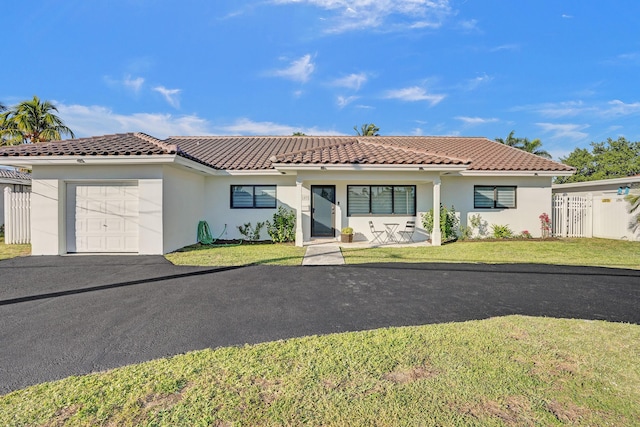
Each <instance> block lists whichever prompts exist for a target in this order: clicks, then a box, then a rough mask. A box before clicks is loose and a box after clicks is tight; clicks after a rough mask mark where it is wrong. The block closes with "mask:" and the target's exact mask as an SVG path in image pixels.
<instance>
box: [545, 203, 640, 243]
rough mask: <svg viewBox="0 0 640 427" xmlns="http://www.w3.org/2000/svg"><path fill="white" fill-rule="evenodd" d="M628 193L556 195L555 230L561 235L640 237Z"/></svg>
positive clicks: (553, 221) (622, 238)
mask: <svg viewBox="0 0 640 427" xmlns="http://www.w3.org/2000/svg"><path fill="white" fill-rule="evenodd" d="M632 219H633V215H631V214H630V213H629V203H628V202H627V201H626V200H625V199H624V195H612V196H591V195H590V194H589V195H587V196H569V195H567V194H555V195H554V196H553V215H552V233H553V235H554V236H557V237H601V238H605V239H620V240H640V230H635V231H634V229H633V227H632Z"/></svg>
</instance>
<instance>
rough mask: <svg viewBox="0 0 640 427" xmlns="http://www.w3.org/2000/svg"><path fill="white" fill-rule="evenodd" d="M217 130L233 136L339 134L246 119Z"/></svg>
mask: <svg viewBox="0 0 640 427" xmlns="http://www.w3.org/2000/svg"><path fill="white" fill-rule="evenodd" d="M219 129H220V130H221V131H223V132H225V133H230V134H234V135H292V134H293V133H294V132H302V133H305V134H307V135H318V136H323V135H340V134H341V133H340V132H337V131H335V130H322V129H318V128H317V127H311V128H302V127H300V126H291V125H284V124H280V123H274V122H256V121H253V120H251V119H248V118H240V119H237V120H236V121H235V122H234V123H233V124H230V125H223V126H220V127H219Z"/></svg>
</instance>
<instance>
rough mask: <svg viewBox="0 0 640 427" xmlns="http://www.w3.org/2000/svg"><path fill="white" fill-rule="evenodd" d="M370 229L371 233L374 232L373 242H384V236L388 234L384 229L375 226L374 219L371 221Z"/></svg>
mask: <svg viewBox="0 0 640 427" xmlns="http://www.w3.org/2000/svg"><path fill="white" fill-rule="evenodd" d="M369 229H370V230H371V234H373V243H375V242H378V243H380V244H381V245H382V244H384V242H383V241H382V236H383V235H385V234H386V231H384V230H376V228H375V227H374V226H373V221H369Z"/></svg>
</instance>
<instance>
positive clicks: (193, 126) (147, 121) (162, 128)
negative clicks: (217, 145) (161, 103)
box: [57, 103, 211, 138]
mask: <svg viewBox="0 0 640 427" xmlns="http://www.w3.org/2000/svg"><path fill="white" fill-rule="evenodd" d="M57 107H58V110H59V111H60V116H61V117H64V121H65V124H66V125H67V126H69V127H70V128H71V129H72V130H73V132H74V133H75V134H76V136H77V137H88V136H96V135H107V134H112V133H123V132H145V133H148V134H149V135H153V136H155V137H157V138H166V137H168V136H172V135H206V134H211V128H210V125H209V123H208V122H207V121H206V120H205V119H202V118H200V117H198V116H196V115H188V116H173V115H171V114H166V113H134V114H129V115H125V114H118V113H115V112H113V111H112V110H111V109H110V108H107V107H104V106H99V105H90V106H85V105H77V104H72V105H65V104H59V103H58V104H57Z"/></svg>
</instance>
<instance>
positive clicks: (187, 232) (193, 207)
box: [162, 166, 206, 253]
mask: <svg viewBox="0 0 640 427" xmlns="http://www.w3.org/2000/svg"><path fill="white" fill-rule="evenodd" d="M204 182H205V177H204V175H198V174H195V173H192V172H188V171H186V170H183V169H178V168H176V167H171V166H165V167H164V168H163V187H162V200H163V205H164V216H163V223H162V230H163V232H162V236H163V240H164V243H163V251H164V253H167V252H171V251H173V250H176V249H179V248H182V247H184V246H188V245H192V244H194V243H197V241H198V237H197V234H198V233H197V231H198V222H199V221H200V220H201V219H203V218H204V216H203V215H204V200H205V199H206V197H205V192H204V191H205V190H204V186H205V185H204Z"/></svg>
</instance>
